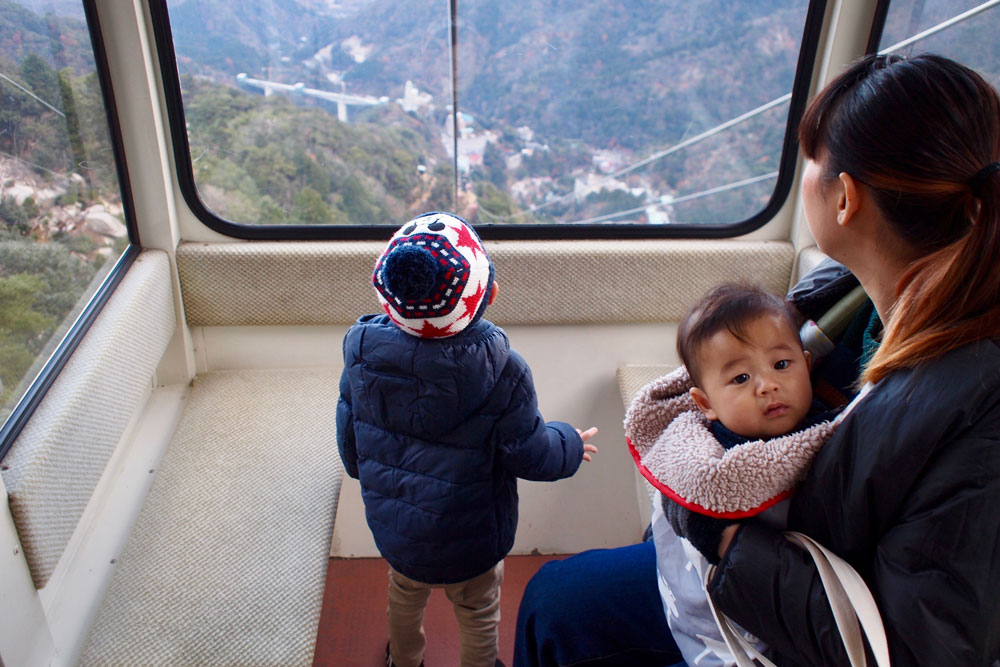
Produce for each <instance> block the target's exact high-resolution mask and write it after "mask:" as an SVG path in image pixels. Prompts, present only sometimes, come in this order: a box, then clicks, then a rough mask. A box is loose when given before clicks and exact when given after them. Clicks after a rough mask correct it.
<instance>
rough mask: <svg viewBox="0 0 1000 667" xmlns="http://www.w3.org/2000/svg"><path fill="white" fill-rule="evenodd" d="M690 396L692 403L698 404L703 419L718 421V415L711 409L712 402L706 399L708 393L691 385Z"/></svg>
mask: <svg viewBox="0 0 1000 667" xmlns="http://www.w3.org/2000/svg"><path fill="white" fill-rule="evenodd" d="M690 393H691V398H692V399H693V400H694V404H695V405H697V406H698V409H699V410H701V413H702V414H703V415H705V419H707V420H708V421H711V422H714V421H718V419H719V415H717V414H715V410H713V409H712V404H711V403H710V402H709V400H708V394H706V393H705V392H704V391H702V390H701V388H699V387H691V392H690Z"/></svg>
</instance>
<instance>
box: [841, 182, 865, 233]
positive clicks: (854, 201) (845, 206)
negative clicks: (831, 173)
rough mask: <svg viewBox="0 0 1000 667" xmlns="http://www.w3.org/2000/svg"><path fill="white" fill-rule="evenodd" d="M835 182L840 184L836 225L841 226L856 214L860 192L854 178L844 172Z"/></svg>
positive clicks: (859, 202) (859, 201)
mask: <svg viewBox="0 0 1000 667" xmlns="http://www.w3.org/2000/svg"><path fill="white" fill-rule="evenodd" d="M837 180H838V182H839V184H840V186H839V188H840V191H839V192H838V193H837V224H838V225H841V226H843V225H846V224H848V223H849V222H850V221H851V219H852V218H853V217H854V214H855V213H857V212H858V207H859V206H860V204H861V200H860V195H861V192H860V189H859V188H858V184H857V182H856V181H855V180H854V177H852V176H851V175H850V174H848V173H847V172H846V171H842V172H840V175H839V176H837Z"/></svg>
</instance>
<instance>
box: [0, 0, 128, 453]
mask: <svg viewBox="0 0 1000 667" xmlns="http://www.w3.org/2000/svg"><path fill="white" fill-rule="evenodd" d="M97 1H98V0H82V2H83V9H84V14H85V16H86V20H87V30H88V32H89V33H90V42H91V47H92V48H93V51H94V66H95V70H96V72H97V78H98V81H99V82H100V86H101V96H102V98H103V99H104V109H105V113H106V114H107V118H108V135H109V139H110V141H111V151H112V155H113V156H114V161H115V170H116V172H117V175H118V186H119V189H120V190H121V197H122V211H123V213H124V216H125V227H126V229H127V230H128V240H129V245H128V247H127V248H126V249H125V251H124V252H123V253H122V254H121V256H120V257H119V258H118V260H117V261H116V262H115V265H114V266H113V267H112V268H111V271H110V272H109V273H108V275H107V276H105V278H104V280H103V281H102V282H101V284H100V286H98V288H97V290H96V291H95V292H94V294H93V295H91V297H90V300H89V301H88V302H87V304H86V305H85V306H84V308H83V310H82V311H81V312H80V314H79V315H78V316H77V318H76V320H75V321H74V322H73V324H72V325H71V326H70V328H69V330H68V331H67V332H66V335H65V336H63V339H62V340H61V341H60V342H59V344H58V345H57V346H56V348H55V350H53V352H52V354H51V355H50V356H49V358H48V359H47V360H46V362H45V364H44V365H43V366H42V368H41V370H40V371H39V372H38V375H37V376H35V379H34V380H33V381H32V383H31V384H30V385H29V386H28V389H27V391H25V393H24V395H23V396H21V398H20V399H19V400H18V402H17V404H16V405H15V406H14V408H13V410H11V413H10V415H9V416H8V417H7V420H6V421H5V422H4V423H3V425H2V427H0V461H2V460H3V458H4V457H5V456H6V454H7V452H8V451H9V450H10V448H11V446H12V445H13V444H14V441H15V440H16V439H17V436H18V435H20V433H21V431H22V430H23V429H24V427H25V425H26V424H27V423H28V420H29V419H30V418H31V415H32V413H33V412H34V411H35V408H36V407H38V404H39V403H41V402H42V399H43V398H44V397H45V394H46V392H47V391H48V389H49V387H51V386H52V383H53V382H55V379H56V377H57V376H58V375H59V372H60V371H61V370H62V369H63V367H64V366H65V365H66V362H67V361H68V360H69V358H70V355H72V354H73V351H74V350H76V348H77V346H79V344H80V341H82V340H83V337H84V336H85V335H86V334H87V331H89V330H90V327H91V325H92V324H93V323H94V320H96V319H97V316H98V315H99V314H100V313H101V310H102V309H103V308H104V305H105V304H106V303H107V302H108V299H110V298H111V295H112V293H114V291H115V288H116V287H117V286H118V284H119V283H120V282H121V280H122V278H123V277H124V276H125V273H126V272H127V271H128V269H129V267H130V266H131V265H132V262H133V261H135V258H136V257H138V255H139V253H140V252H141V250H142V245H141V243H140V241H139V230H138V227H137V226H136V224H135V205H134V201H133V198H132V188H131V182H130V181H129V177H128V168H127V165H126V160H125V151H124V147H123V146H124V145H123V143H122V134H121V123H120V121H119V117H118V108H117V106H116V105H115V94H114V89H113V87H112V85H111V70H110V68H109V65H108V58H107V51H106V49H105V46H104V36H103V33H102V32H101V24H100V19H99V17H98V13H97Z"/></svg>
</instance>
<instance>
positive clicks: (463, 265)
mask: <svg viewBox="0 0 1000 667" xmlns="http://www.w3.org/2000/svg"><path fill="white" fill-rule="evenodd" d="M372 284H374V285H375V291H376V292H377V293H378V299H379V302H380V303H381V304H382V310H384V311H385V313H386V315H388V316H389V319H391V320H392V321H393V323H394V324H395V325H396V326H398V327H399V328H400V329H402V330H403V331H405V332H406V333H408V334H411V335H413V336H419V337H420V338H444V337H446V336H454V335H455V334H457V333H459V332H460V331H462V330H463V329H465V328H466V327H468V326H469V325H470V324H472V323H473V322H475V321H476V320H477V319H479V317H481V316H482V314H483V311H484V310H486V305H487V303H488V302H489V294H490V291H491V290H492V288H493V263H492V262H490V258H489V255H487V254H486V250H485V248H483V243H482V241H481V240H480V239H479V236H478V235H477V234H476V232H475V230H473V229H472V226H471V225H469V223H467V222H465V220H462V219H461V218H459V217H458V216H456V215H452V214H450V213H425V214H423V215H420V216H417V217H416V218H414V219H413V220H410V221H409V222H407V223H406V224H405V225H403V226H402V227H400V228H399V231H397V232H396V233H395V234H394V235H393V237H392V238H391V239H390V240H389V245H388V246H386V249H385V251H383V253H382V254H381V255H380V256H379V258H378V261H377V262H376V263H375V272H374V273H373V274H372Z"/></svg>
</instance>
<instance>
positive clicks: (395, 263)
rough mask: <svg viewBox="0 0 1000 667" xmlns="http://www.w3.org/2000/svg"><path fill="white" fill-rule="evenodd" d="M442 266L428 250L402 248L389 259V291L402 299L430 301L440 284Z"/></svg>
mask: <svg viewBox="0 0 1000 667" xmlns="http://www.w3.org/2000/svg"><path fill="white" fill-rule="evenodd" d="M438 266H439V264H438V262H437V261H435V259H434V257H433V255H431V253H430V252H429V251H427V250H426V249H424V248H422V247H419V246H415V245H400V246H397V247H396V248H394V249H393V250H392V252H390V253H389V254H388V256H387V257H386V258H385V263H384V264H383V265H382V270H383V271H384V274H383V280H384V281H385V286H386V288H388V290H389V291H390V292H391V293H392V294H394V295H395V296H396V297H397V298H399V299H403V300H405V301H415V300H418V299H426V298H427V297H429V296H430V295H431V291H432V290H433V289H434V287H435V286H436V285H437V284H438V282H439V281H438Z"/></svg>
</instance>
